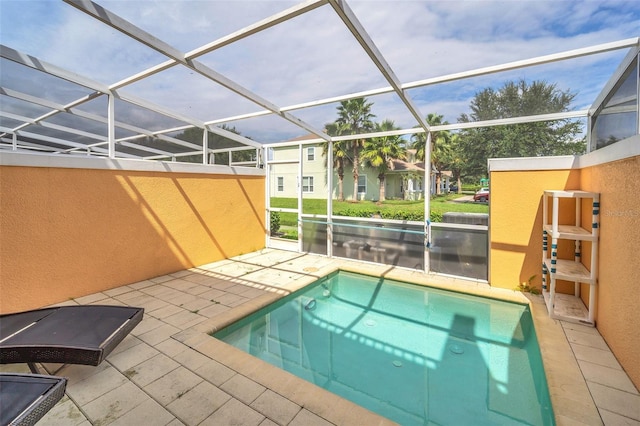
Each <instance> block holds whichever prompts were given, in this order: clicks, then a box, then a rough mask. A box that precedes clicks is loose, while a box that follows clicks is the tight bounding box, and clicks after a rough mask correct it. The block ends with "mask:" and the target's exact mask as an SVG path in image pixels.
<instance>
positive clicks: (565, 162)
mask: <svg viewBox="0 0 640 426" xmlns="http://www.w3.org/2000/svg"><path fill="white" fill-rule="evenodd" d="M636 156H640V135H636V136H633V137H630V138H628V139H625V140H622V141H619V142H616V143H614V144H612V145H609V146H607V147H604V148H601V149H598V150H595V151H592V152H589V153H587V154H584V155H561V156H555V157H522V158H490V159H489V161H488V163H489V172H507V171H535V170H567V169H583V168H586V167H592V166H597V165H600V164H605V163H611V162H613V161H618V160H624V159H626V158H632V157H636Z"/></svg>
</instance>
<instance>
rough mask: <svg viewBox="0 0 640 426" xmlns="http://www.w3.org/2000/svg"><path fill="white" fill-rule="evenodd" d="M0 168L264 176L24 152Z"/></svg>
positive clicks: (4, 156)
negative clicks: (50, 168)
mask: <svg viewBox="0 0 640 426" xmlns="http://www.w3.org/2000/svg"><path fill="white" fill-rule="evenodd" d="M0 166H14V167H15V166H18V167H52V168H68V169H96V170H120V171H141V172H162V173H197V174H215V175H234V176H265V175H266V174H265V171H264V169H257V168H252V167H233V166H231V167H229V166H224V165H220V164H195V163H194V164H190V163H173V162H167V161H155V160H154V161H148V160H134V159H122V158H118V159H113V158H100V157H78V156H71V155H51V154H38V153H25V152H11V151H2V152H0Z"/></svg>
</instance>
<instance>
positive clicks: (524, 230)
mask: <svg viewBox="0 0 640 426" xmlns="http://www.w3.org/2000/svg"><path fill="white" fill-rule="evenodd" d="M490 182H491V203H490V206H489V209H490V211H489V216H490V218H491V232H490V243H489V250H490V257H489V262H490V263H489V265H490V266H489V271H490V277H489V281H490V282H491V285H492V286H495V287H502V288H508V289H514V288H516V287H517V286H518V284H519V283H522V282H525V281H527V280H528V279H529V278H530V277H531V276H533V275H535V277H534V279H533V281H532V284H534V285H535V286H537V287H538V288H540V285H541V262H542V257H541V256H542V193H543V191H544V190H546V189H578V187H579V185H580V171H575V170H574V171H568V170H554V171H545V172H540V171H511V172H499V173H491V177H490Z"/></svg>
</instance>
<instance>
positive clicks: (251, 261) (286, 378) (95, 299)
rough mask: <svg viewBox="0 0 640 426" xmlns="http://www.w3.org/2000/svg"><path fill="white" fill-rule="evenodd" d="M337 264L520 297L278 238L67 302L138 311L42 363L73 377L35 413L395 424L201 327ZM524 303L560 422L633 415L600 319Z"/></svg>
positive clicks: (162, 421) (127, 421)
mask: <svg viewBox="0 0 640 426" xmlns="http://www.w3.org/2000/svg"><path fill="white" fill-rule="evenodd" d="M338 268H342V269H347V270H351V271H357V272H364V273H368V274H376V275H384V276H387V277H389V278H394V279H399V280H403V281H408V282H415V283H418V284H427V283H428V284H429V285H431V286H435V287H440V288H450V289H455V290H458V291H464V292H467V293H472V294H480V295H485V296H492V297H499V298H503V299H508V300H517V301H523V297H524V296H523V295H522V294H520V293H517V292H513V291H508V290H500V289H491V288H489V286H488V285H486V284H482V283H473V282H468V281H460V280H455V279H451V278H446V277H434V276H428V275H425V274H422V273H419V272H414V271H408V270H403V269H397V268H393V267H389V266H382V265H371V264H362V263H356V262H349V261H341V260H332V259H327V258H325V257H320V256H314V255H302V254H298V253H293V252H288V251H282V250H273V249H265V250H262V251H260V252H255V253H249V254H246V255H243V256H238V257H235V258H233V259H227V260H223V261H220V262H215V263H212V264H209V265H203V266H201V267H198V268H193V269H190V270H185V271H179V272H176V273H173V274H169V275H165V276H161V277H157V278H153V279H150V280H146V281H141V282H137V283H133V284H129V285H126V286H122V287H118V288H114V289H112V290H108V291H104V292H101V293H97V294H92V295H89V296H85V297H81V298H78V299H75V300H73V301H69V302H66V303H65V304H69V303H78V304H118V305H131V306H141V307H144V308H145V318H144V320H143V321H142V322H141V323H140V324H139V325H138V326H137V327H136V328H135V329H134V330H133V332H132V333H131V335H129V336H128V337H127V338H125V340H124V341H123V342H122V343H121V344H120V345H119V346H118V347H117V348H116V349H115V350H114V351H113V352H112V353H111V355H110V356H109V357H108V358H107V359H106V361H105V362H103V363H102V364H101V365H100V366H98V367H89V366H78V365H64V366H60V365H51V364H48V365H45V366H41V367H44V368H46V370H47V371H48V372H50V373H54V374H57V375H61V376H65V377H68V379H69V382H68V385H67V392H66V393H67V395H66V396H65V397H64V398H63V400H62V401H60V403H58V405H56V407H54V408H53V409H52V410H51V411H50V412H49V414H47V416H46V417H45V418H44V419H42V420H41V422H40V424H43V425H64V426H67V425H83V426H84V425H107V424H109V425H171V426H173V425H183V424H184V425H261V426H269V425H292V426H296V425H304V426H314V425H331V424H335V425H385V424H393V422H391V421H389V420H387V419H385V418H383V417H380V416H377V415H376V414H374V413H371V412H370V411H367V410H365V409H364V408H361V407H359V406H357V405H355V404H353V403H351V402H349V401H346V400H344V399H342V398H339V397H337V396H335V395H333V394H331V393H328V392H326V391H324V390H323V389H320V388H318V387H316V386H315V385H312V384H310V383H307V382H305V381H303V380H301V379H298V378H297V377H295V376H292V375H290V374H289V373H286V372H283V371H281V370H279V369H277V368H275V367H273V366H271V365H269V364H266V363H264V362H262V361H260V360H257V359H255V358H253V357H251V356H249V355H247V354H245V353H244V352H241V351H239V350H237V349H235V348H233V347H231V346H228V345H226V344H224V343H222V342H219V341H217V340H216V339H213V338H211V337H209V336H208V334H207V333H208V332H210V331H212V330H213V329H219V328H221V327H223V326H224V325H226V324H228V323H230V322H233V321H235V320H236V319H239V318H241V317H243V316H245V315H246V314H247V313H249V312H252V311H254V310H256V309H258V308H259V307H262V306H264V305H266V304H268V303H270V302H272V301H273V300H275V299H277V298H279V297H282V295H285V294H288V293H289V292H291V291H294V290H296V289H298V288H300V287H302V286H304V285H307V284H309V283H311V282H313V281H315V280H316V279H317V278H318V277H321V276H324V275H326V274H328V273H330V272H332V271H334V270H336V269H338ZM531 306H532V313H533V316H534V321H535V323H536V330H537V334H538V340H539V342H540V346H541V352H542V355H543V359H544V363H545V369H546V373H547V381H548V384H549V390H550V393H551V397H552V401H553V407H554V412H555V414H556V420H557V423H558V424H561V425H563V424H566V425H578V424H588V425H599V424H605V425H640V395H639V394H638V391H637V389H636V388H635V387H634V386H633V384H632V383H631V381H630V380H629V378H628V377H627V375H626V374H625V373H624V371H623V370H622V369H621V368H620V366H619V364H618V362H617V361H616V359H615V357H614V356H613V355H612V354H611V352H610V351H609V348H608V347H607V345H606V343H605V342H604V340H603V339H602V338H601V337H600V335H599V334H598V332H597V330H596V329H594V328H589V327H585V326H581V325H575V324H570V323H563V322H559V321H554V320H551V319H550V318H549V317H548V316H547V314H546V308H545V307H544V303H543V302H542V299H541V298H538V297H534V298H533V299H532V303H531ZM0 370H1V371H22V372H27V371H28V368H27V366H26V365H3V366H1V368H0Z"/></svg>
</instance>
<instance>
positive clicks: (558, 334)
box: [172, 264, 602, 425]
mask: <svg viewBox="0 0 640 426" xmlns="http://www.w3.org/2000/svg"><path fill="white" fill-rule="evenodd" d="M375 269H379V268H373V270H372V268H371V265H353V264H338V265H332V266H330V267H323V268H320V269H319V270H318V271H314V273H313V274H306V275H305V276H304V277H303V278H299V279H298V280H295V281H293V282H291V283H288V284H287V285H285V286H283V289H282V291H268V292H267V293H266V294H264V295H262V296H260V297H258V298H256V299H254V300H252V301H251V302H248V303H246V304H243V305H240V306H237V307H234V308H231V309H229V310H228V311H226V312H224V313H223V314H221V315H219V316H217V317H214V318H211V319H209V320H207V321H205V322H203V323H200V324H198V325H195V326H194V327H191V328H190V329H187V330H184V331H182V332H180V333H177V334H176V335H173V336H172V338H174V339H175V340H178V341H180V342H181V343H183V344H185V345H187V346H189V347H191V348H192V349H194V350H196V351H198V352H200V353H202V354H203V355H205V356H207V357H208V358H210V359H212V360H214V361H216V362H219V363H221V364H223V365H225V366H226V367H228V368H231V369H232V370H234V371H236V372H238V373H239V374H242V375H244V376H245V377H247V378H249V379H251V380H254V381H256V382H257V383H260V384H261V385H262V386H265V387H266V388H268V389H271V390H272V391H274V392H276V393H278V394H280V395H281V396H283V397H285V398H287V399H289V400H291V401H293V402H294V403H296V404H298V405H300V406H302V407H304V408H307V409H308V410H310V411H312V412H313V413H315V414H316V415H318V416H320V417H322V418H324V419H326V420H328V421H330V422H332V423H335V424H352V423H349V419H352V420H358V422H361V421H362V419H363V416H365V417H366V418H367V419H368V420H369V421H370V422H369V423H368V424H381V425H382V424H384V425H386V424H396V423H395V422H393V421H391V420H389V419H387V418H386V417H383V416H380V415H378V414H376V413H374V412H372V411H370V410H368V409H366V408H364V407H362V406H360V405H358V404H355V403H353V402H351V401H349V400H347V399H345V398H342V397H340V396H338V395H336V394H334V393H332V392H329V391H327V390H325V389H323V388H321V387H319V386H317V385H315V384H313V383H310V382H308V381H306V380H304V379H302V378H299V377H297V376H295V375H293V374H292V373H289V372H287V371H285V370H282V369H280V368H278V367H275V366H273V365H271V364H269V363H267V362H265V361H262V360H260V359H259V358H256V357H253V356H251V355H249V354H247V353H246V352H244V351H242V350H240V349H237V348H235V347H233V346H231V345H229V344H227V343H225V342H222V341H220V340H218V339H215V338H213V336H211V334H212V333H214V332H216V331H219V330H221V329H222V328H224V327H226V326H228V325H230V324H231V323H233V322H235V321H238V320H239V319H242V318H244V317H245V316H247V315H249V314H251V313H253V312H255V311H257V310H259V309H261V308H263V307H265V306H267V305H268V304H270V303H273V302H275V301H277V300H279V299H281V298H283V297H285V296H287V295H289V294H291V293H293V292H295V291H298V290H300V289H301V288H303V287H306V286H308V285H309V284H311V283H313V282H315V281H317V280H318V279H320V278H323V277H326V276H328V275H330V274H332V273H335V272H337V271H345V272H354V273H360V274H364V275H369V276H376V277H377V276H382V277H384V278H388V279H392V280H396V281H401V282H407V283H410V284H415V285H420V286H426V287H430V288H435V289H440V290H446V291H453V292H456V293H462V294H468V295H473V296H479V297H487V298H491V299H495V300H501V301H506V302H511V303H517V304H523V305H528V306H529V309H530V312H531V316H532V319H533V323H534V330H535V333H536V338H537V341H538V345H539V348H540V354H541V357H542V363H543V367H544V374H545V379H546V382H547V387H548V390H549V397H550V399H551V405H552V409H553V414H554V419H555V422H556V424H566V423H567V422H569V423H575V422H579V423H582V424H593V425H599V424H602V420H601V417H600V414H599V412H598V409H597V407H596V405H595V402H594V401H593V398H592V397H591V394H590V391H589V389H588V387H587V383H586V380H585V378H584V377H583V375H582V372H581V370H580V368H579V366H578V362H577V360H576V358H575V354H574V353H573V350H572V349H571V347H570V344H569V341H568V339H567V337H566V335H565V333H564V330H563V328H562V325H561V324H560V322H559V321H558V320H554V319H551V318H550V317H549V316H548V315H547V312H546V306H545V305H544V302H543V300H542V296H537V295H529V294H526V295H525V294H523V293H522V292H520V291H517V290H508V289H502V288H493V287H491V286H490V285H488V284H485V283H479V282H475V281H468V282H467V281H463V280H456V279H452V278H446V279H441V277H440V278H439V277H438V276H434V275H433V274H424V273H420V274H416V273H415V272H414V271H410V270H405V269H398V268H395V267H389V266H386V268H384V269H385V270H384V271H380V270H377V271H376V270H375ZM323 401H325V402H326V401H331V402H332V403H331V404H329V405H328V403H323ZM354 413H358V414H357V415H356V416H355V417H353V416H354ZM345 416H346V417H345ZM336 422H337V423H336ZM345 422H346V423H345Z"/></svg>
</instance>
